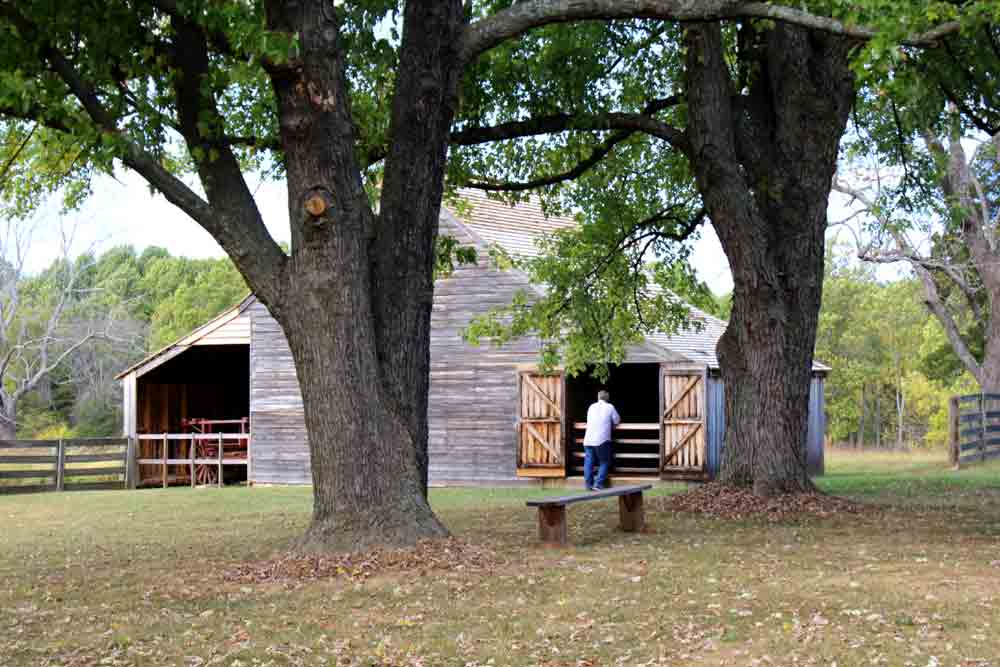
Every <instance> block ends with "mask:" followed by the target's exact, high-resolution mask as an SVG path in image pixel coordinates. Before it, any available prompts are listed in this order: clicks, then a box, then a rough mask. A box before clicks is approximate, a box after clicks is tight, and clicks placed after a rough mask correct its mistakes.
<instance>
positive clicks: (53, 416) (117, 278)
mask: <svg viewBox="0 0 1000 667" xmlns="http://www.w3.org/2000/svg"><path fill="white" fill-rule="evenodd" d="M67 276H72V280H70V279H69V278H68V277H67ZM16 279H17V280H18V281H19V283H20V284H19V285H18V290H17V294H18V297H17V299H16V303H15V304H11V303H7V304H6V305H7V307H8V308H11V307H13V306H16V307H17V308H18V309H19V311H20V313H19V314H18V318H19V320H20V321H21V322H38V323H47V322H50V321H52V320H53V310H54V309H55V308H59V307H63V308H64V309H65V312H64V313H62V314H61V315H60V316H59V318H58V319H59V321H58V327H57V328H56V329H57V331H58V332H59V333H58V334H57V336H58V340H57V344H56V345H54V346H53V348H52V349H51V350H49V351H47V354H48V355H49V356H54V355H58V354H61V353H63V352H65V351H67V350H69V348H70V346H72V345H73V344H74V342H78V341H79V340H80V333H79V332H81V331H83V330H89V331H92V332H95V333H94V335H93V337H92V338H91V339H90V340H89V341H88V342H87V343H86V344H84V345H80V346H79V347H77V348H75V349H73V350H72V351H71V354H69V355H68V356H67V357H66V359H65V360H64V362H63V363H61V364H59V366H58V367H56V368H55V370H53V371H52V372H51V373H49V374H48V376H47V377H46V378H44V379H43V380H42V381H41V382H40V383H38V385H37V386H36V387H35V388H34V389H33V390H32V391H30V392H28V393H26V394H25V395H24V397H23V398H22V399H21V400H20V401H19V404H18V405H17V406H16V414H17V419H16V421H17V434H18V437H23V438H54V437H69V436H76V437H95V436H105V435H116V434H118V433H120V432H121V423H122V422H121V389H120V386H119V383H118V381H116V380H115V379H114V376H115V375H116V374H117V373H119V372H120V371H122V370H123V369H125V368H127V367H128V366H129V365H130V364H132V363H134V362H136V361H137V360H139V359H141V358H142V357H143V356H145V355H146V354H148V353H150V352H152V351H155V350H157V349H159V348H161V347H163V346H164V345H167V344H169V343H171V342H172V341H174V340H176V339H177V338H179V337H181V336H182V335H183V334H185V333H187V332H188V331H190V330H191V329H193V328H194V327H196V326H198V325H200V324H202V323H204V322H205V321H206V320H208V319H210V318H211V317H213V316H215V315H217V314H218V313H220V312H222V311H223V310H225V309H226V308H227V307H229V306H232V305H233V304H235V303H236V302H238V301H239V300H240V299H241V298H242V297H243V296H245V295H246V294H247V291H248V288H247V287H246V284H245V283H244V281H243V278H242V276H240V274H239V273H238V272H237V271H236V270H235V268H234V267H233V265H232V262H230V260H229V259H228V258H222V259H190V258H187V257H175V256H172V255H171V254H170V253H169V252H167V251H166V250H164V249H163V248H157V247H151V248H147V249H146V250H144V251H143V252H141V253H137V252H136V250H135V249H134V248H132V247H131V246H120V247H115V248H112V249H110V250H108V251H106V252H104V253H103V254H100V255H94V254H85V255H82V256H79V257H77V258H75V259H74V260H73V264H72V265H70V264H68V263H67V261H66V260H57V261H55V262H53V263H52V265H50V266H49V267H48V268H46V269H45V270H44V271H42V272H41V273H38V274H35V275H31V276H17V277H16ZM67 295H68V299H67ZM67 301H68V303H66V302H67ZM95 323H96V324H95ZM36 328H44V327H38V326H36ZM12 330H13V331H15V332H16V331H19V330H17V329H12ZM25 349H26V350H28V354H30V353H32V352H33V353H34V354H35V355H36V356H37V355H38V354H40V351H39V350H40V349H41V348H39V347H38V346H37V345H36V346H35V347H34V348H32V347H31V346H30V345H29V346H25ZM33 361H34V360H32V359H30V358H28V359H26V361H25V365H26V367H30V366H31V364H32V362H33ZM3 380H4V383H5V385H7V386H8V387H10V386H14V385H16V384H17V382H19V381H21V380H22V378H19V377H18V369H17V368H11V369H9V370H8V372H7V374H6V375H5V377H4V378H3Z"/></svg>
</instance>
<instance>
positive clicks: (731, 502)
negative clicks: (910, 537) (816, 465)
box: [654, 483, 875, 521]
mask: <svg viewBox="0 0 1000 667" xmlns="http://www.w3.org/2000/svg"><path fill="white" fill-rule="evenodd" d="M654 508H655V509H658V510H663V511H673V512H691V513H695V514H701V515H703V516H708V517H712V518H717V519H753V518H762V519H766V520H767V521H783V520H786V519H792V518H797V517H803V516H812V517H821V518H826V517H831V516H836V515H839V514H862V513H867V512H871V511H874V510H875V508H874V507H872V506H870V505H864V504H861V503H857V502H854V501H852V500H847V499H846V498H838V497H837V496H828V495H826V494H823V493H817V492H813V493H794V494H782V495H778V496H758V495H755V494H754V493H753V491H751V490H750V489H739V488H735V487H732V486H726V485H724V484H719V483H710V484H705V485H703V486H699V487H697V488H695V489H692V490H690V491H686V492H684V493H680V494H677V495H673V496H667V497H663V498H657V499H655V500H654Z"/></svg>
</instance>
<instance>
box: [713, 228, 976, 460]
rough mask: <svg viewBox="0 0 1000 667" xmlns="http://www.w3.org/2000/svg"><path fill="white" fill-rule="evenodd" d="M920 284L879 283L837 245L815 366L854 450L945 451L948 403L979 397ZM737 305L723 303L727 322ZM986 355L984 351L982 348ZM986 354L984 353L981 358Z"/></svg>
mask: <svg viewBox="0 0 1000 667" xmlns="http://www.w3.org/2000/svg"><path fill="white" fill-rule="evenodd" d="M923 300H924V293H923V290H922V288H921V285H920V282H919V281H918V280H917V279H916V278H914V277H901V278H898V279H894V280H880V279H879V278H878V277H877V272H876V270H875V265H874V264H870V263H865V262H862V261H859V260H858V258H857V256H856V253H855V252H853V251H852V250H851V248H849V247H847V246H843V245H838V244H836V243H831V244H830V246H829V248H828V251H827V256H826V266H825V271H824V283H823V306H822V309H821V310H820V317H819V329H818V331H817V334H816V359H817V361H820V362H822V363H824V364H826V365H828V366H830V367H832V369H833V370H832V371H831V373H830V375H829V376H828V377H827V380H826V412H827V435H828V436H829V437H830V438H831V439H832V441H833V442H835V443H837V444H840V445H847V446H851V447H868V448H895V449H898V448H909V447H937V446H945V445H946V443H947V440H948V398H949V397H950V396H953V395H955V394H968V393H975V392H977V391H979V388H978V385H977V384H976V381H975V380H974V378H973V377H972V376H971V375H970V374H969V373H968V372H967V371H965V369H964V368H963V366H962V363H961V361H960V360H959V358H958V356H957V355H956V354H955V353H954V351H953V349H952V347H951V345H950V344H949V342H948V339H947V338H946V336H945V333H944V330H943V329H942V328H941V325H940V324H939V323H938V321H937V320H936V319H935V318H933V317H931V315H930V313H928V311H927V308H926V307H925V305H924V303H923ZM731 302H732V298H731V296H729V295H725V296H721V297H719V296H717V297H716V298H715V307H714V308H713V307H712V306H711V305H710V304H709V305H705V306H703V307H704V308H705V309H706V310H709V311H711V312H712V313H713V314H714V315H716V316H717V317H721V318H723V319H726V318H727V316H728V312H729V305H730V304H731ZM980 347H981V346H980ZM978 352H980V353H981V352H982V350H981V349H980V350H978Z"/></svg>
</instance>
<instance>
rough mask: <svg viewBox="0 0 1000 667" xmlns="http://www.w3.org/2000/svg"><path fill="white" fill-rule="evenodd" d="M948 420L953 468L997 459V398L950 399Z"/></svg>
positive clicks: (999, 454)
mask: <svg viewBox="0 0 1000 667" xmlns="http://www.w3.org/2000/svg"><path fill="white" fill-rule="evenodd" d="M949 418H950V419H949V422H950V433H949V436H950V437H949V440H950V448H949V449H950V455H951V462H952V464H953V465H955V466H956V467H960V466H963V465H968V464H970V463H978V462H981V461H989V460H990V459H995V458H998V457H1000V394H986V393H983V394H969V395H968V396H953V397H952V399H951V402H950V405H949Z"/></svg>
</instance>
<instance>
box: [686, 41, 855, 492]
mask: <svg viewBox="0 0 1000 667" xmlns="http://www.w3.org/2000/svg"><path fill="white" fill-rule="evenodd" d="M745 31H746V32H745V33H744V34H743V35H741V38H740V54H739V58H740V60H741V67H742V68H743V69H744V71H745V72H746V73H747V77H748V78H747V80H746V81H744V82H742V83H741V84H740V85H739V86H737V85H736V84H734V83H733V82H732V80H731V77H730V69H729V67H728V64H727V62H726V59H725V50H724V49H725V47H724V42H723V37H722V31H721V28H720V26H719V25H718V24H700V25H697V26H694V27H691V28H689V29H688V33H687V45H688V52H687V86H688V114H689V118H690V132H689V134H690V137H691V142H692V148H693V151H694V154H693V159H692V165H693V168H694V170H695V174H696V178H697V183H698V187H699V190H700V192H701V194H702V198H703V200H704V202H705V206H706V208H707V210H708V214H709V217H710V218H711V220H712V224H713V225H714V226H715V228H716V231H717V233H718V235H719V239H720V241H721V243H722V247H723V250H724V251H725V253H726V256H727V258H728V259H729V265H730V268H731V270H732V272H733V282H734V291H733V310H732V316H731V318H730V321H729V326H728V327H727V329H726V332H725V334H724V335H723V337H722V339H721V340H720V341H719V345H718V355H719V364H720V368H721V373H722V378H723V381H724V382H725V386H726V435H725V444H724V451H723V458H722V471H721V475H720V480H721V481H722V482H723V483H726V484H730V485H737V486H748V487H752V488H753V490H754V491H755V492H756V493H759V494H763V495H768V494H773V493H780V492H796V491H803V490H807V489H811V488H812V483H811V482H810V480H809V476H808V474H807V471H806V452H805V446H806V435H807V432H808V417H809V385H810V381H811V373H812V361H813V348H814V346H815V340H816V328H817V322H818V318H819V307H820V299H821V294H822V280H823V254H824V252H823V251H824V233H825V231H826V226H827V217H826V208H827V200H828V197H829V193H830V187H831V179H832V177H833V174H834V171H835V169H836V164H837V152H838V146H839V142H840V137H841V136H842V135H843V133H844V129H845V127H846V123H847V118H848V114H849V111H850V107H851V104H852V102H853V99H854V84H853V79H852V76H851V73H850V69H849V66H848V65H849V51H850V45H849V43H848V42H847V41H846V40H844V39H841V38H839V37H834V36H830V35H825V34H818V33H813V32H810V31H808V30H805V29H802V28H798V27H793V26H788V25H783V24H777V25H775V26H773V27H771V28H770V29H763V30H762V31H760V32H757V33H753V32H750V28H749V27H746V28H745ZM741 87H746V88H748V94H746V95H742V96H741V95H737V93H738V92H739V89H740V88H741Z"/></svg>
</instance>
